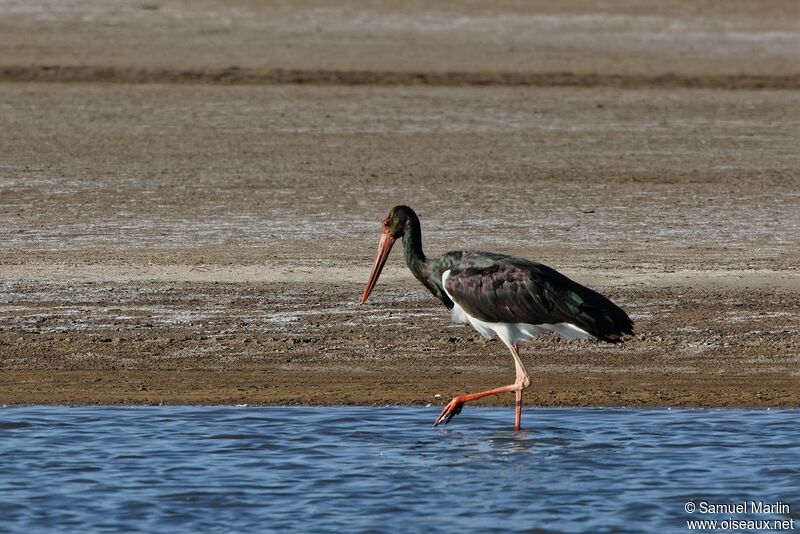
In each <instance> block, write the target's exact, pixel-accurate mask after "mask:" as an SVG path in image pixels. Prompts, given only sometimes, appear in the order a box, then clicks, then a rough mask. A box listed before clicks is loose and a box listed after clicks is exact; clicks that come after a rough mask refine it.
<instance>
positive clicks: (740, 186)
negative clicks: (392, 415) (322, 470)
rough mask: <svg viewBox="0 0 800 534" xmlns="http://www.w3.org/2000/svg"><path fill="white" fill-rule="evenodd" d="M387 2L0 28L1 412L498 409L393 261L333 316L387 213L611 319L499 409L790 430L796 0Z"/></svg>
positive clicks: (506, 363)
mask: <svg viewBox="0 0 800 534" xmlns="http://www.w3.org/2000/svg"><path fill="white" fill-rule="evenodd" d="M404 6H405V7H403V8H399V7H389V6H388V5H387V6H381V5H376V4H374V3H371V2H370V3H362V2H356V1H351V0H348V1H347V2H337V3H331V4H325V3H303V4H292V5H291V6H286V5H278V4H274V5H273V4H271V3H269V2H267V3H263V2H247V1H239V2H224V3H223V2H212V1H206V2H192V3H191V5H190V4H185V3H184V2H177V1H174V2H173V1H155V2H119V3H114V4H113V5H111V4H108V3H106V2H100V1H96V2H95V1H86V0H81V1H78V2H72V3H69V4H68V5H67V4H63V3H60V2H34V3H30V2H18V3H14V2H11V3H6V4H4V5H3V7H0V12H2V15H3V16H2V17H0V52H2V53H0V58H2V59H0V147H2V149H1V150H2V154H3V157H2V160H0V221H2V224H0V251H1V254H0V284H1V285H0V403H4V404H11V403H155V404H158V403H214V404H216V403H237V404H240V403H248V404H254V403H279V404H290V403H319V404H342V403H348V404H349V403H354V404H371V403H426V404H427V403H440V402H441V403H443V402H446V401H447V400H449V398H450V397H451V396H452V395H455V394H458V393H462V392H465V391H473V390H478V389H483V388H487V387H494V386H499V385H503V384H506V383H509V382H510V381H512V380H513V375H514V372H513V363H512V360H511V357H510V355H509V354H508V352H507V350H506V349H505V348H504V346H503V345H502V343H500V342H497V341H494V342H486V341H484V340H482V339H481V338H480V336H479V334H478V333H477V332H474V331H473V330H472V329H470V328H469V327H467V326H464V325H456V324H454V323H452V321H451V320H450V318H449V312H448V310H446V309H445V308H444V307H443V306H442V305H441V304H440V303H439V302H438V301H436V300H435V299H433V297H432V296H431V295H429V294H427V292H426V291H425V290H424V288H422V287H421V286H419V285H418V284H417V282H416V281H415V280H414V279H413V277H412V276H411V274H410V273H409V272H408V271H407V270H406V268H405V266H404V265H403V260H402V254H401V253H400V251H399V250H398V251H395V252H394V253H393V255H392V256H391V257H390V259H389V264H388V266H387V269H386V271H385V272H384V274H383V276H382V277H381V280H380V282H379V284H378V286H377V288H376V289H375V292H374V293H373V296H372V297H371V298H370V301H369V303H368V304H367V305H364V306H359V305H358V297H359V296H360V293H361V290H362V288H363V284H364V283H365V282H366V279H367V276H368V274H369V268H370V266H371V261H372V259H373V255H374V252H375V247H376V246H377V241H378V237H379V232H380V226H379V222H380V220H381V218H382V217H383V216H384V215H385V214H386V212H387V211H388V210H389V208H391V207H392V206H393V205H395V204H407V205H410V206H412V207H414V209H415V210H416V211H417V212H418V214H419V215H420V218H421V220H422V225H423V243H424V247H425V250H426V252H427V253H428V254H429V255H435V254H439V253H442V252H445V251H448V250H454V249H477V250H492V251H497V252H504V253H509V254H515V255H519V256H523V257H526V258H530V259H534V260H537V261H540V262H542V263H545V264H547V265H550V266H552V267H555V268H557V269H559V270H561V271H562V272H564V273H565V274H567V275H568V276H570V277H572V278H573V279H575V280H577V281H579V282H582V283H584V284H586V285H589V286H590V287H593V288H595V289H597V290H600V291H601V292H603V293H605V294H606V295H608V296H609V297H610V298H612V299H613V300H614V301H615V302H617V303H618V304H620V305H621V306H622V307H623V308H624V309H626V310H627V311H628V312H629V313H630V315H631V317H632V318H633V319H634V321H635V323H636V326H635V329H636V336H634V337H633V338H631V339H629V340H627V341H626V342H625V343H622V344H618V345H609V344H604V343H600V342H594V341H570V342H567V341H563V340H560V339H558V338H557V337H552V336H543V337H540V338H537V339H536V340H534V341H532V342H529V343H527V344H526V345H524V347H523V351H522V358H523V361H524V362H525V363H526V366H527V368H528V370H529V371H530V372H531V374H532V377H533V384H532V386H531V387H530V388H529V389H528V390H526V396H525V399H526V400H525V402H526V403H528V404H530V405H542V406H553V405H567V406H591V405H597V406H610V405H664V406H667V405H676V406H677V405H682V406H685V405H689V406H794V407H796V406H800V367H798V363H800V270H798V263H799V262H800V237H798V236H800V152H798V150H797V147H798V146H800V144H799V142H800V57H798V55H797V54H796V51H797V50H798V49H800V32H798V31H797V28H798V27H800V12H799V11H798V8H797V6H796V3H795V2H789V1H785V2H755V1H738V2H726V3H725V4H724V5H723V4H720V5H719V6H714V5H705V4H703V5H701V4H698V3H696V2H672V3H668V4H665V3H653V5H652V6H650V7H647V6H642V5H641V3H639V2H621V3H614V4H613V6H611V7H597V6H595V5H594V3H593V2H585V3H584V2H575V3H570V4H569V5H568V6H565V5H562V4H559V5H558V6H556V5H554V4H552V3H549V2H547V3H536V2H531V3H525V4H524V5H521V6H520V5H518V4H516V3H514V4H509V5H504V4H503V3H496V2H485V3H484V2H473V3H469V5H459V4H451V5H448V7H447V8H432V7H428V6H427V5H424V4H422V3H420V4H419V5H416V6H415V5H411V4H404ZM723 8H724V9H723ZM512 400H513V397H511V396H509V397H508V398H494V399H488V400H487V401H486V402H490V403H495V404H504V403H508V404H510V403H511V402H512Z"/></svg>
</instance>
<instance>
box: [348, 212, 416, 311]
mask: <svg viewBox="0 0 800 534" xmlns="http://www.w3.org/2000/svg"><path fill="white" fill-rule="evenodd" d="M413 220H417V221H418V220H419V219H417V214H416V213H414V210H412V209H411V208H409V207H408V206H395V207H393V208H392V209H391V210H389V215H387V216H386V218H385V219H384V220H383V222H382V223H381V227H382V229H383V232H382V233H381V242H380V244H378V253H377V255H376V256H375V263H374V264H373V265H372V274H370V275H369V280H368V281H367V286H366V287H365V288H364V294H363V295H361V304H364V303H365V302H366V301H367V298H369V294H370V293H372V289H373V288H374V287H375V284H376V283H377V282H378V277H379V276H380V275H381V271H382V270H383V266H384V265H385V264H386V258H388V257H389V252H390V251H391V250H392V245H394V242H395V241H396V240H397V239H398V238H400V237H402V236H403V234H404V233H405V231H406V226H407V225H408V224H409V223H410V222H411V221H413Z"/></svg>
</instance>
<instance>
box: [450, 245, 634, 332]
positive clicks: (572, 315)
mask: <svg viewBox="0 0 800 534" xmlns="http://www.w3.org/2000/svg"><path fill="white" fill-rule="evenodd" d="M445 289H446V290H447V293H448V295H450V297H451V298H452V299H453V301H455V302H456V303H457V304H458V305H459V306H461V308H463V309H464V311H465V312H467V313H468V314H469V315H471V316H472V317H475V318H476V319H480V320H482V321H486V322H492V323H527V324H534V325H536V324H543V323H548V324H556V323H572V324H574V325H575V326H578V327H580V328H582V329H583V330H585V331H587V332H589V333H590V334H592V335H593V336H595V337H597V338H600V339H602V340H604V341H610V342H615V341H619V340H620V338H621V336H622V334H633V322H632V321H631V319H630V318H629V317H628V315H627V314H626V313H625V312H624V311H623V310H622V309H621V308H619V307H618V306H617V305H616V304H614V303H613V302H611V301H610V300H608V299H607V298H606V297H604V296H603V295H601V294H599V293H597V292H596V291H593V290H591V289H589V288H588V287H585V286H582V285H580V284H578V283H577V282H573V281H572V280H570V279H569V278H567V277H566V276H564V275H563V274H561V273H559V272H558V271H556V270H555V269H551V268H550V267H547V266H546V265H541V264H539V263H535V262H530V261H526V260H519V259H516V258H503V259H501V260H499V261H496V262H494V263H493V264H492V265H491V266H489V267H466V268H463V269H459V268H454V269H451V270H450V274H449V276H448V277H447V281H446V284H445Z"/></svg>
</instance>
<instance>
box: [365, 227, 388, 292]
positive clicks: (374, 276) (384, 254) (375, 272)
mask: <svg viewBox="0 0 800 534" xmlns="http://www.w3.org/2000/svg"><path fill="white" fill-rule="evenodd" d="M392 245H394V238H393V237H392V236H391V235H390V234H383V235H381V242H380V244H379V245H378V254H377V255H376V256H375V263H374V264H373V266H372V273H371V274H370V275H369V281H368V282H367V287H365V288H364V294H363V295H361V304H364V303H365V302H367V298H369V294H370V293H372V289H373V288H374V287H375V284H376V283H377V282H378V277H379V276H380V275H381V271H382V270H383V266H384V265H385V264H386V258H388V257H389V251H390V250H392Z"/></svg>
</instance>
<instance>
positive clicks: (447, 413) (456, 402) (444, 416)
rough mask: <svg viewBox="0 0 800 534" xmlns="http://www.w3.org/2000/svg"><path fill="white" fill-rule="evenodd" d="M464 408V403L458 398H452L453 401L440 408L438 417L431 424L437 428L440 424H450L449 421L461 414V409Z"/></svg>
mask: <svg viewBox="0 0 800 534" xmlns="http://www.w3.org/2000/svg"><path fill="white" fill-rule="evenodd" d="M463 407H464V401H463V400H461V398H460V397H453V400H451V401H450V402H448V403H447V404H446V405H445V407H444V408H442V413H440V414H439V417H437V418H436V422H435V423H433V426H439V425H440V424H442V423H444V424H445V425H447V423H449V422H450V419H452V418H453V417H455V416H457V415H458V414H460V413H461V408H463Z"/></svg>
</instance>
